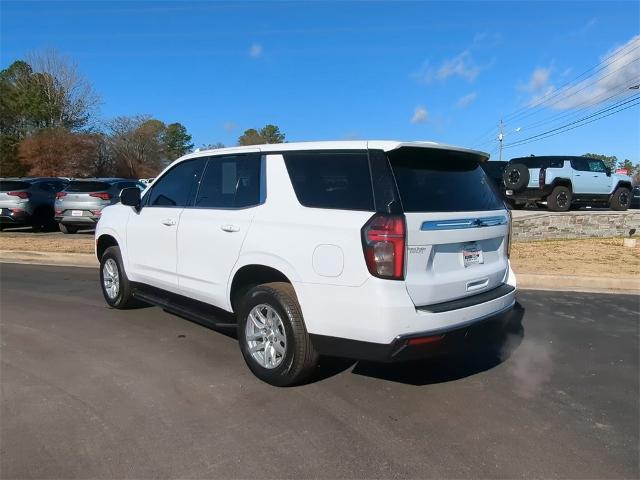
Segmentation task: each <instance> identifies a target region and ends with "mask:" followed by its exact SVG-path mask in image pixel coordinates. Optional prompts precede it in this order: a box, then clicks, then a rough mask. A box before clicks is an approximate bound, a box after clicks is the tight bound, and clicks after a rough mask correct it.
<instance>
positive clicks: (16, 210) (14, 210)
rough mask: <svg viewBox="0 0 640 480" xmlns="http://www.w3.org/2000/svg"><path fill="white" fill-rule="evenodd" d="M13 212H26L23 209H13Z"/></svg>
mask: <svg viewBox="0 0 640 480" xmlns="http://www.w3.org/2000/svg"><path fill="white" fill-rule="evenodd" d="M11 211H12V212H13V213H20V212H24V210H22V209H21V208H12V209H11Z"/></svg>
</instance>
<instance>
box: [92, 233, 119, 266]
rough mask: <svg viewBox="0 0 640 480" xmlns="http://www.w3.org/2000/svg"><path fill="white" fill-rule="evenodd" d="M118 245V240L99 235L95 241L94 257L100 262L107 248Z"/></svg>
mask: <svg viewBox="0 0 640 480" xmlns="http://www.w3.org/2000/svg"><path fill="white" fill-rule="evenodd" d="M119 246H120V244H119V243H118V240H117V239H116V238H115V237H114V236H112V235H110V234H108V233H103V234H102V235H100V236H99V237H98V238H97V239H96V257H97V258H98V261H100V259H101V258H102V255H104V252H105V251H106V250H107V248H109V247H119Z"/></svg>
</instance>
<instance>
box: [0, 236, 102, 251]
mask: <svg viewBox="0 0 640 480" xmlns="http://www.w3.org/2000/svg"><path fill="white" fill-rule="evenodd" d="M93 246H94V240H93V235H90V234H89V235H87V234H77V235H64V236H63V235H62V234H33V233H27V232H15V233H10V232H2V233H0V250H13V251H21V252H24V251H33V252H58V253H93V251H94V247H93Z"/></svg>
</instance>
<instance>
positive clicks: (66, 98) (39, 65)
mask: <svg viewBox="0 0 640 480" xmlns="http://www.w3.org/2000/svg"><path fill="white" fill-rule="evenodd" d="M28 61H29V64H30V65H31V67H32V68H33V70H34V72H36V74H35V75H34V78H33V80H34V82H35V83H36V85H37V86H38V87H39V90H40V91H41V92H42V94H43V95H44V98H45V100H46V103H47V105H49V106H50V110H49V116H48V118H47V127H50V128H57V127H64V128H67V129H69V130H78V129H81V128H84V127H86V126H87V125H88V124H89V122H90V119H91V116H92V114H93V113H94V112H95V110H96V108H97V107H98V105H99V103H100V98H99V96H98V95H97V94H96V93H95V91H94V90H93V87H92V86H91V84H90V83H89V81H88V80H87V79H86V78H85V77H83V76H82V74H80V72H79V71H78V67H77V65H76V64H75V63H74V62H72V61H71V60H70V59H69V57H66V56H61V55H60V54H59V53H58V52H56V51H55V50H52V49H49V50H43V51H40V52H35V53H32V54H30V55H29V56H28Z"/></svg>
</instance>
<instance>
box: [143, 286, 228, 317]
mask: <svg viewBox="0 0 640 480" xmlns="http://www.w3.org/2000/svg"><path fill="white" fill-rule="evenodd" d="M133 296H134V297H135V298H137V299H138V300H141V301H143V302H145V303H149V304H151V305H154V306H156V307H160V308H162V309H163V310H164V311H166V312H168V313H172V314H174V315H177V316H179V317H182V318H186V319H187V320H190V321H192V322H195V323H198V324H200V325H204V326H205V327H212V328H236V327H237V326H238V324H237V323H236V321H235V317H234V315H233V314H232V313H229V312H226V311H224V310H221V309H219V308H216V307H214V306H212V305H209V304H206V303H204V302H199V301H197V300H193V299H191V298H188V297H184V296H182V295H177V294H175V293H171V292H167V291H166V290H162V289H160V288H155V287H150V286H148V285H141V284H135V286H134V289H133Z"/></svg>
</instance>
